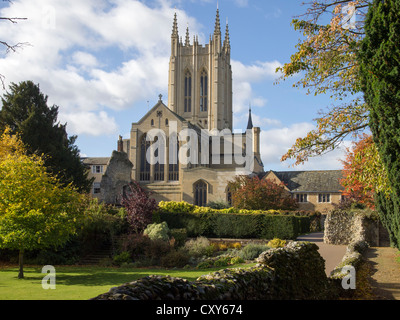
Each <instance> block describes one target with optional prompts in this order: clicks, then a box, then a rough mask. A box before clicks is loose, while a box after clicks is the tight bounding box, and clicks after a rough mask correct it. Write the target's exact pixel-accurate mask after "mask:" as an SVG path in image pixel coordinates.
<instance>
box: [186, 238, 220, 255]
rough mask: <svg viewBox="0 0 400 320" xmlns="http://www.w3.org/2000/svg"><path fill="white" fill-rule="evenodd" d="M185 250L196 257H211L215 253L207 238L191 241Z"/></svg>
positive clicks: (187, 243)
mask: <svg viewBox="0 0 400 320" xmlns="http://www.w3.org/2000/svg"><path fill="white" fill-rule="evenodd" d="M185 249H186V250H187V252H188V253H189V255H192V256H194V257H201V256H210V255H211V254H212V253H213V252H214V247H212V246H211V245H210V241H209V240H208V239H207V238H205V237H198V238H196V239H191V240H189V241H187V242H186V243H185Z"/></svg>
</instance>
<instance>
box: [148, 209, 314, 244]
mask: <svg viewBox="0 0 400 320" xmlns="http://www.w3.org/2000/svg"><path fill="white" fill-rule="evenodd" d="M313 219H314V217H313V216H296V215H283V214H279V215H276V214H269V213H255V214H247V213H246V214H242V213H217V212H205V213H182V212H180V213H176V212H173V213H172V212H163V211H159V212H157V213H156V214H155V216H154V220H155V221H156V222H164V221H165V222H166V223H167V224H168V227H169V228H171V229H180V228H185V229H186V231H187V236H188V237H199V236H204V237H216V238H237V239H248V238H250V239H273V238H280V239H291V240H295V239H296V238H297V237H298V236H299V235H300V234H304V233H308V232H310V225H311V221H312V220H313Z"/></svg>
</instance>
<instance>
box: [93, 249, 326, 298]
mask: <svg viewBox="0 0 400 320" xmlns="http://www.w3.org/2000/svg"><path fill="white" fill-rule="evenodd" d="M257 262H258V264H257V265H256V266H254V267H252V268H236V269H224V270H220V271H218V272H213V273H210V274H208V275H205V276H201V277H200V278H198V279H197V280H196V281H192V282H190V281H188V280H185V279H180V278H173V277H170V276H148V277H145V278H142V279H140V280H137V281H134V282H130V283H126V284H123V285H121V286H119V287H115V288H111V289H110V291H109V292H107V293H104V294H101V295H99V296H97V297H95V298H93V299H91V300H279V299H307V300H319V299H329V298H333V296H332V295H333V292H332V290H331V287H330V282H329V279H328V278H327V276H326V274H325V261H324V259H323V258H322V257H321V256H320V255H319V253H318V247H317V246H316V245H315V244H313V243H309V242H291V243H289V244H288V245H287V246H286V247H284V248H276V249H270V250H268V251H266V252H263V253H262V254H261V255H260V256H259V257H258V258H257Z"/></svg>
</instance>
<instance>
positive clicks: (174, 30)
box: [172, 12, 178, 37]
mask: <svg viewBox="0 0 400 320" xmlns="http://www.w3.org/2000/svg"><path fill="white" fill-rule="evenodd" d="M172 36H174V37H178V20H177V18H176V12H175V15H174V23H173V26H172Z"/></svg>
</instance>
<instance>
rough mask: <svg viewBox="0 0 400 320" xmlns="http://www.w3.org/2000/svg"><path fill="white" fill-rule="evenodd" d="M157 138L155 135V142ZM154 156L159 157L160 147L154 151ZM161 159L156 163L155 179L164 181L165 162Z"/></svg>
mask: <svg viewBox="0 0 400 320" xmlns="http://www.w3.org/2000/svg"><path fill="white" fill-rule="evenodd" d="M157 140H158V137H155V139H154V143H155V142H156V141H157ZM154 156H155V157H158V148H157V149H156V150H155V151H154ZM160 161H161V160H160ZM160 161H158V162H157V163H156V164H155V165H154V181H164V164H161V163H160Z"/></svg>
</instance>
